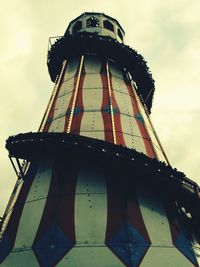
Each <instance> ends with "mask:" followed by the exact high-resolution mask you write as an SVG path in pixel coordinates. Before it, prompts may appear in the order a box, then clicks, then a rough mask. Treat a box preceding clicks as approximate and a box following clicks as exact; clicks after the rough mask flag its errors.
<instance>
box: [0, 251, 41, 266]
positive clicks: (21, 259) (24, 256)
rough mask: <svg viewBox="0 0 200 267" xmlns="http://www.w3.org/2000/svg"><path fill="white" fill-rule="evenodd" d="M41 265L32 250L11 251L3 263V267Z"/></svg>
mask: <svg viewBox="0 0 200 267" xmlns="http://www.w3.org/2000/svg"><path fill="white" fill-rule="evenodd" d="M22 266H23V267H24V266H27V267H39V266H40V265H39V264H38V262H37V259H36V257H35V255H34V252H33V251H32V250H25V251H19V252H16V251H15V252H11V253H10V254H9V255H8V257H7V258H6V259H5V260H4V261H3V263H1V267H22Z"/></svg>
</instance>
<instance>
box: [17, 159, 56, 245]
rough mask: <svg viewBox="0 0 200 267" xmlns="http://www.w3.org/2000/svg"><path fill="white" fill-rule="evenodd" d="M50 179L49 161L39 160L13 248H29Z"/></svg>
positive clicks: (42, 208) (44, 201)
mask: <svg viewBox="0 0 200 267" xmlns="http://www.w3.org/2000/svg"><path fill="white" fill-rule="evenodd" d="M50 181H51V161H50V160H41V162H40V165H39V168H38V171H37V174H36V176H35V178H34V181H33V183H32V185H31V188H30V191H29V194H28V196H27V199H26V203H25V205H24V208H23V212H22V215H21V219H20V222H19V227H18V231H17V236H16V241H15V245H14V248H30V247H31V246H32V244H33V241H34V238H35V235H36V233H37V230H38V226H39V223H40V220H41V217H42V213H43V210H44V206H45V203H46V197H47V195H48V191H49V185H50Z"/></svg>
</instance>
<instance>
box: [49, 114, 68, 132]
mask: <svg viewBox="0 0 200 267" xmlns="http://www.w3.org/2000/svg"><path fill="white" fill-rule="evenodd" d="M64 126H65V116H63V117H61V118H59V119H56V120H54V121H52V123H51V126H50V128H49V132H63V131H64Z"/></svg>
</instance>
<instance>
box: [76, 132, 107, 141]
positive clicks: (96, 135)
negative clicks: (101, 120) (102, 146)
mask: <svg viewBox="0 0 200 267" xmlns="http://www.w3.org/2000/svg"><path fill="white" fill-rule="evenodd" d="M80 135H82V136H86V137H90V138H94V139H99V140H104V139H105V132H104V130H101V131H95V132H94V131H93V132H92V131H89V132H88V131H82V132H81V133H80Z"/></svg>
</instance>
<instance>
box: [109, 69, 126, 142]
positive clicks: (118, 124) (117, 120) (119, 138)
mask: <svg viewBox="0 0 200 267" xmlns="http://www.w3.org/2000/svg"><path fill="white" fill-rule="evenodd" d="M109 66H110V65H109ZM111 69H112V66H111V67H110V69H109V73H110V84H111V101H112V106H113V114H114V124H115V132H116V144H117V145H125V140H124V136H123V131H122V127H124V125H123V123H124V122H123V121H122V117H121V112H120V109H119V106H118V103H117V101H116V97H115V93H114V92H113V80H114V78H113V77H112V73H111Z"/></svg>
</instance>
